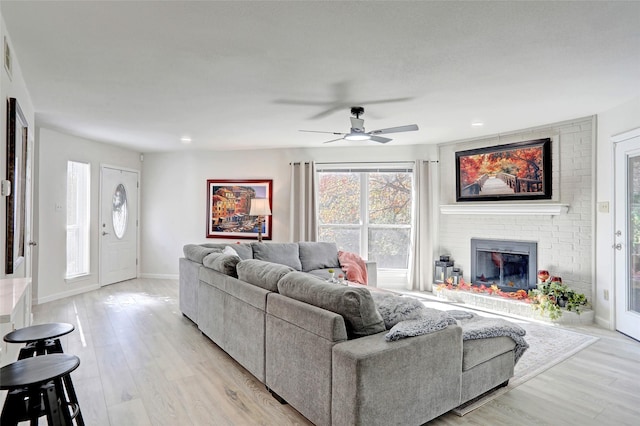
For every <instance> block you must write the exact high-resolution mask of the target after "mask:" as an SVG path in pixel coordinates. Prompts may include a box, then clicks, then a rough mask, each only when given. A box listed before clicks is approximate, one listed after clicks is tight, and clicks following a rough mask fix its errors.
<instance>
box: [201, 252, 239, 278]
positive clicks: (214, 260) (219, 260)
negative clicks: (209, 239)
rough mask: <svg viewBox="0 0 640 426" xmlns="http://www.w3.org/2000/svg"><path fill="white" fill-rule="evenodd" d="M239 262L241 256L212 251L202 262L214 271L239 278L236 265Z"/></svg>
mask: <svg viewBox="0 0 640 426" xmlns="http://www.w3.org/2000/svg"><path fill="white" fill-rule="evenodd" d="M238 262H240V258H239V257H238V256H234V255H228V254H223V253H211V254H209V255H208V256H206V257H205V258H204V260H203V261H202V264H203V265H204V266H206V267H207V268H211V269H213V270H214V271H218V272H221V273H223V274H225V275H229V276H231V277H234V278H237V277H238V273H237V271H236V265H237V264H238Z"/></svg>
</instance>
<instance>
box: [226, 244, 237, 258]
mask: <svg viewBox="0 0 640 426" xmlns="http://www.w3.org/2000/svg"><path fill="white" fill-rule="evenodd" d="M222 253H223V254H228V255H230V256H238V257H240V256H239V255H238V252H237V251H235V250H234V249H233V248H232V247H230V246H226V247H225V248H224V250H222Z"/></svg>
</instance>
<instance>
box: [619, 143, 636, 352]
mask: <svg viewBox="0 0 640 426" xmlns="http://www.w3.org/2000/svg"><path fill="white" fill-rule="evenodd" d="M614 170H615V230H614V233H615V237H614V243H613V250H614V253H615V255H614V259H615V311H616V313H615V318H616V330H618V331H620V332H622V333H624V334H626V335H628V336H631V337H633V338H634V339H638V340H640V130H639V131H636V132H631V134H630V135H629V136H628V137H624V135H623V136H622V137H621V138H620V139H618V141H617V143H616V145H615V168H614Z"/></svg>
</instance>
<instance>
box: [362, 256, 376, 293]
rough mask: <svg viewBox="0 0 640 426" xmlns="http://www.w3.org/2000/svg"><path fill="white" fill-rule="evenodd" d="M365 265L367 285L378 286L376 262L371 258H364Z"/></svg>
mask: <svg viewBox="0 0 640 426" xmlns="http://www.w3.org/2000/svg"><path fill="white" fill-rule="evenodd" d="M364 263H365V266H366V267H367V280H368V282H367V285H368V286H369V287H378V264H377V263H376V262H374V261H373V260H365V261H364Z"/></svg>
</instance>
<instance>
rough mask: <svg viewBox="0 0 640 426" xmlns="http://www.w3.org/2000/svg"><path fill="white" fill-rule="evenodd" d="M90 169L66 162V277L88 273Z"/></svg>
mask: <svg viewBox="0 0 640 426" xmlns="http://www.w3.org/2000/svg"><path fill="white" fill-rule="evenodd" d="M90 171H91V170H90V166H89V164H86V163H78V162H75V161H69V162H68V163H67V274H66V278H74V277H78V276H81V275H87V274H88V273H89V203H90V197H89V183H90Z"/></svg>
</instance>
